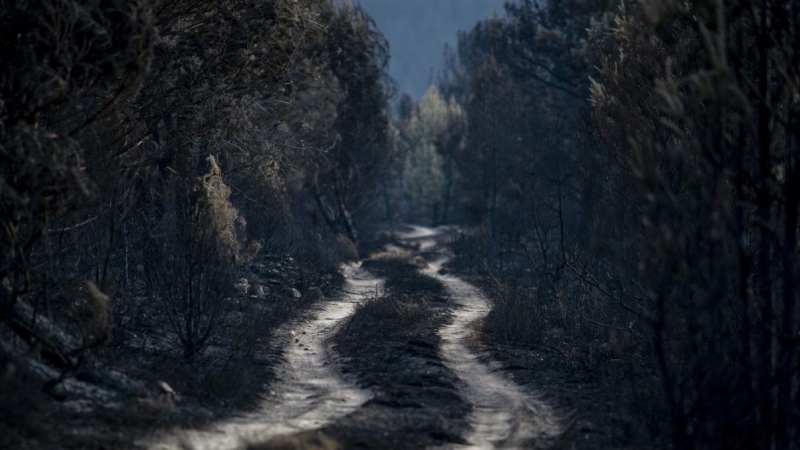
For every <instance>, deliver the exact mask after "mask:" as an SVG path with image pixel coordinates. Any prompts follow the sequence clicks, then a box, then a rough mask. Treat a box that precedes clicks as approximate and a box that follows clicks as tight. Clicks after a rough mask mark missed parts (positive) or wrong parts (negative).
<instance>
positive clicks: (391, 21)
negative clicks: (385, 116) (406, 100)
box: [353, 0, 505, 99]
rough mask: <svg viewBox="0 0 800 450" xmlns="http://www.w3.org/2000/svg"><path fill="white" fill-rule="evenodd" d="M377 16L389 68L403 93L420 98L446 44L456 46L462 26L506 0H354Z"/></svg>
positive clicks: (499, 9) (500, 9) (468, 25)
mask: <svg viewBox="0 0 800 450" xmlns="http://www.w3.org/2000/svg"><path fill="white" fill-rule="evenodd" d="M353 2H354V3H360V4H361V6H363V7H364V10H366V11H367V13H369V15H370V16H372V18H373V19H374V20H375V23H376V24H377V25H378V28H379V29H380V30H381V31H382V32H383V34H384V36H386V39H387V40H388V41H389V46H390V50H391V62H390V65H389V72H390V74H391V75H392V77H393V78H394V79H395V80H396V81H397V84H398V88H399V91H400V92H399V93H403V92H405V93H407V94H409V95H411V97H413V98H414V99H419V98H421V97H422V95H423V94H424V93H425V91H427V90H428V88H429V87H430V85H431V79H432V75H433V76H434V78H433V79H434V80H435V74H436V73H438V72H439V70H440V69H441V67H442V63H443V61H444V57H443V55H444V47H445V44H448V43H449V44H450V45H451V46H453V47H455V44H456V36H457V34H458V31H459V30H469V29H471V28H472V27H473V26H474V25H475V24H476V23H477V22H478V21H479V20H481V19H484V18H487V17H490V16H491V15H492V12H493V11H497V13H498V14H500V15H502V13H503V3H504V2H505V0H353Z"/></svg>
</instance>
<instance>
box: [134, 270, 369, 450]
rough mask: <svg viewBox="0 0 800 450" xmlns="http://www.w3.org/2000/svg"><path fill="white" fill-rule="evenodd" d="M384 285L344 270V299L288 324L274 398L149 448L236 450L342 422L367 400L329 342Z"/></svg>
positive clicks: (320, 306)
mask: <svg viewBox="0 0 800 450" xmlns="http://www.w3.org/2000/svg"><path fill="white" fill-rule="evenodd" d="M381 285H382V281H381V280H379V279H377V278H374V277H372V276H371V275H370V274H369V273H368V272H366V271H365V270H363V269H361V268H360V264H359V265H355V266H346V267H345V285H344V287H343V291H344V292H343V295H342V296H341V297H340V298H338V299H333V300H327V301H321V302H319V303H318V305H317V306H315V308H314V310H313V313H314V318H313V319H311V320H308V321H306V322H302V323H296V324H292V326H291V327H287V329H286V330H285V331H283V332H282V333H280V334H283V335H289V336H291V339H290V342H289V343H288V345H287V348H286V349H285V358H286V361H285V362H284V363H283V364H282V366H281V368H280V370H279V375H278V381H277V382H276V383H275V385H274V386H273V387H272V388H271V391H272V393H273V394H274V395H273V396H272V397H271V398H269V399H268V400H265V402H264V405H263V406H262V408H261V409H260V410H258V411H256V412H253V413H250V414H246V415H244V416H240V417H237V418H233V419H230V420H228V421H225V422H221V423H217V424H215V425H213V426H211V427H209V428H207V429H204V430H199V431H181V432H178V433H174V434H172V435H170V436H168V437H167V438H165V439H164V440H162V441H161V442H157V443H154V444H151V445H146V447H147V448H151V449H158V450H162V449H164V450H166V449H192V450H206V449H207V450H212V449H214V450H216V449H238V448H243V447H245V446H246V445H247V444H252V443H258V442H264V441H266V440H269V439H271V438H274V437H277V436H281V435H288V434H293V433H298V432H302V431H310V430H316V429H319V428H322V427H324V426H325V425H328V424H330V423H332V422H333V421H335V420H336V419H338V418H340V417H343V416H345V415H347V414H349V413H351V412H353V411H355V410H356V409H358V408H359V407H360V406H361V405H363V404H364V403H365V402H366V401H367V400H369V399H370V398H371V394H370V393H369V392H368V391H365V390H363V389H359V388H358V387H356V385H355V384H354V383H352V382H350V381H349V380H346V379H344V378H343V377H342V376H341V375H340V374H339V372H338V371H337V370H336V364H335V363H333V362H332V361H334V359H335V358H333V357H332V356H331V355H332V349H331V348H330V347H329V343H328V339H329V338H330V337H331V336H332V335H333V334H334V333H335V332H336V329H337V327H338V326H339V325H340V324H341V323H342V322H343V321H344V320H345V319H346V318H347V317H348V316H350V315H351V314H352V313H353V310H354V307H355V305H357V304H358V303H360V302H361V301H363V300H364V299H365V298H366V297H367V296H369V295H370V294H373V293H375V292H376V290H379V289H380V286H381Z"/></svg>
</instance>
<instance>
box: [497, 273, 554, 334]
mask: <svg viewBox="0 0 800 450" xmlns="http://www.w3.org/2000/svg"><path fill="white" fill-rule="evenodd" d="M491 299H492V303H493V307H492V310H491V312H489V315H487V316H486V319H485V322H484V330H485V331H486V333H488V334H491V335H493V336H494V337H496V338H498V339H502V340H507V341H513V342H519V343H524V344H527V345H531V346H538V345H541V344H542V342H543V340H544V335H545V331H546V322H545V312H544V310H543V308H542V306H541V304H540V301H539V299H538V298H537V297H536V295H534V294H531V293H530V292H528V291H526V290H523V289H520V288H515V287H511V286H508V285H505V284H499V285H497V286H495V288H494V290H493V291H492V295H491Z"/></svg>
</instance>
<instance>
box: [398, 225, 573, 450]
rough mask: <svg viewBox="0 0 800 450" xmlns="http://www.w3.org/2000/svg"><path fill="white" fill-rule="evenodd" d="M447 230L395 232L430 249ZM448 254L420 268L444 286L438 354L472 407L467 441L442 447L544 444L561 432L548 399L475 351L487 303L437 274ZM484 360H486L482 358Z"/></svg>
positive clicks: (471, 290) (463, 284)
mask: <svg viewBox="0 0 800 450" xmlns="http://www.w3.org/2000/svg"><path fill="white" fill-rule="evenodd" d="M447 231H449V230H447V229H430V228H424V227H419V226H412V227H411V231H410V232H408V233H398V236H399V237H400V238H401V239H403V240H405V241H406V242H409V243H411V242H415V243H418V244H419V248H420V250H422V251H425V250H428V249H431V248H432V247H434V246H435V245H436V243H437V241H441V240H442V239H443V238H445V237H446V235H445V233H446V232H447ZM446 262H447V258H441V259H439V260H438V261H435V262H433V263H430V264H429V267H428V268H427V269H425V270H423V271H422V273H424V274H426V275H428V276H430V277H433V278H434V279H436V280H438V281H440V282H441V283H442V284H444V285H445V287H446V288H447V290H448V291H449V293H450V295H451V297H452V302H453V303H454V305H455V307H454V308H453V320H452V322H451V323H450V324H449V325H447V326H445V327H443V328H442V329H441V330H440V332H439V334H440V337H441V339H442V342H441V346H440V349H439V353H440V357H441V359H442V361H443V362H444V363H445V365H446V366H447V367H448V368H450V369H451V370H452V371H453V372H454V373H455V374H456V375H457V376H458V377H459V378H460V379H461V381H462V382H463V388H462V395H463V398H464V399H465V400H466V401H468V402H469V403H470V404H471V406H472V412H471V413H470V415H469V416H468V418H467V419H468V421H469V426H470V431H469V432H468V434H467V435H466V436H465V437H464V438H465V440H466V442H467V443H468V444H466V445H449V446H447V447H445V448H447V449H465V448H469V449H517V448H520V449H521V448H549V447H551V446H552V445H553V444H555V443H556V441H557V439H558V437H559V436H560V435H561V434H562V421H561V420H560V419H559V418H558V417H557V416H556V414H555V411H554V410H553V408H552V407H550V406H549V405H548V404H547V403H545V402H543V401H541V400H539V399H537V398H534V397H533V396H531V395H530V394H529V393H527V392H525V390H523V389H522V388H521V387H520V386H519V385H517V384H516V383H514V382H513V381H512V380H511V379H509V378H508V377H506V376H505V375H503V373H502V372H501V371H500V365H499V364H497V363H495V362H492V361H491V360H490V359H488V358H484V357H483V356H484V355H482V354H480V353H478V352H476V351H475V345H470V341H473V342H474V341H475V339H476V336H475V331H474V329H473V326H474V325H476V324H478V323H480V321H482V320H483V319H484V318H485V317H486V316H487V315H488V314H489V312H490V311H491V304H490V302H489V301H488V299H487V298H486V297H485V296H484V295H483V293H481V291H480V290H479V289H477V288H476V287H474V286H472V285H470V284H469V283H467V282H465V281H464V280H461V279H460V278H458V277H455V276H452V275H442V274H440V273H439V270H440V269H441V267H442V265H443V264H444V263H446ZM487 360H488V361H487Z"/></svg>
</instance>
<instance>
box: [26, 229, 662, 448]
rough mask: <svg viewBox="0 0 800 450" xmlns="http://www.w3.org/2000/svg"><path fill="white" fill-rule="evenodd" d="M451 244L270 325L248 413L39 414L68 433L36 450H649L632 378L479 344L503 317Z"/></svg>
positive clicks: (375, 268)
mask: <svg viewBox="0 0 800 450" xmlns="http://www.w3.org/2000/svg"><path fill="white" fill-rule="evenodd" d="M449 231H450V230H448V229H445V228H441V229H429V228H423V227H403V228H401V229H399V230H396V231H395V233H394V236H395V239H394V241H393V242H392V243H391V244H389V245H387V246H386V249H385V251H381V252H377V253H375V254H373V255H371V257H370V258H368V259H367V260H365V261H363V262H362V263H359V264H352V265H349V266H345V268H344V275H345V284H344V286H343V288H342V289H341V291H340V292H339V293H338V294H336V295H332V296H331V297H330V298H323V299H319V300H318V301H316V302H314V303H313V304H308V305H305V306H304V307H303V308H298V309H296V310H294V311H293V313H292V314H291V315H286V316H282V317H281V318H280V324H279V323H278V322H276V324H274V326H272V327H266V328H265V329H266V330H271V331H269V332H268V333H267V335H266V336H264V339H262V340H260V341H258V348H257V349H255V350H254V352H253V361H251V362H250V364H252V365H253V366H254V367H256V368H257V370H256V371H250V374H249V376H250V377H252V376H256V377H262V378H261V379H260V380H256V381H257V382H252V380H248V382H247V383H243V384H242V386H243V387H241V388H240V389H239V392H234V391H231V392H232V393H235V394H236V395H232V397H231V398H234V397H235V398H236V399H237V400H236V401H231V402H228V403H225V402H221V403H220V402H211V403H209V402H208V401H207V399H202V398H195V397H189V398H184V399H180V400H177V401H173V400H172V399H162V400H154V401H149V402H138V403H136V404H135V405H130V404H126V405H112V406H109V407H107V408H106V407H103V408H98V407H86V406H85V405H81V404H73V405H68V406H65V407H61V408H58V409H57V410H52V409H50V410H48V412H47V413H46V414H44V415H37V414H32V415H27V416H28V417H37V421H38V422H39V425H37V426H39V427H40V428H39V431H42V430H43V431H45V432H46V431H48V430H50V431H55V429H57V428H59V424H69V427H70V430H68V431H69V432H68V433H66V434H65V432H64V431H63V430H61V431H60V432H54V433H52V436H55V437H57V440H50V442H49V444H51V445H48V446H43V445H40V444H42V443H43V442H44V441H43V440H42V439H31V440H30V442H31V443H32V445H31V446H30V448H46V447H52V448H61V447H63V448H98V449H99V448H108V449H116V448H138V449H198V450H200V449H237V448H248V449H251V450H256V449H305V448H312V449H323V450H330V449H349V448H364V449H412V448H437V449H494V448H498V449H500V448H502V449H506V448H508V449H516V448H540V449H543V448H548V449H550V448H553V449H569V450H572V449H611V448H615V449H616V448H643V445H642V443H644V442H646V438H645V437H644V435H643V429H644V426H643V423H642V422H643V419H642V418H641V417H637V416H636V415H635V414H633V413H632V411H633V410H634V409H633V405H630V404H623V401H622V400H621V399H623V398H630V397H631V395H630V392H629V390H628V389H627V388H626V386H625V383H624V382H622V381H623V379H624V377H616V378H615V377H614V376H608V374H607V373H605V372H606V371H605V369H604V368H599V369H597V370H595V371H594V372H593V371H591V370H587V369H586V368H585V367H583V366H582V365H581V364H579V363H578V362H577V361H576V360H575V358H572V357H570V356H568V355H566V354H563V353H559V352H557V351H552V350H548V349H546V348H531V347H526V346H522V345H519V344H515V343H511V342H502V341H497V340H495V339H494V338H493V337H492V336H491V335H489V334H487V333H484V332H483V331H482V330H483V327H482V321H483V318H484V317H486V315H487V314H488V313H489V311H490V310H491V307H492V306H491V301H490V299H489V298H487V296H486V295H485V294H484V293H483V291H482V290H481V289H479V288H477V287H475V286H476V285H478V284H479V283H478V282H479V281H480V280H477V279H475V280H471V279H470V278H469V277H467V276H465V275H464V274H460V275H458V276H457V275H454V274H452V273H448V271H446V270H441V269H442V266H443V265H444V264H445V263H446V261H447V260H448V258H449V256H448V252H447V250H446V249H445V248H444V247H443V246H441V245H439V244H441V243H443V242H444V241H445V240H446V239H447V238H448V236H449ZM276 320H277V319H276ZM599 372H603V373H599ZM212 381H213V380H212ZM222 381H223V380H218V381H217V383H218V382H222ZM228 381H229V382H230V383H235V382H236V380H235V379H228ZM240 381H241V380H240ZM172 382H173V383H178V382H179V381H178V380H174V381H172ZM210 387H211V386H210ZM31 430H34V431H33V432H36V431H35V430H36V429H35V427H34V428H31ZM34 443H35V444H34Z"/></svg>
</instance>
